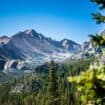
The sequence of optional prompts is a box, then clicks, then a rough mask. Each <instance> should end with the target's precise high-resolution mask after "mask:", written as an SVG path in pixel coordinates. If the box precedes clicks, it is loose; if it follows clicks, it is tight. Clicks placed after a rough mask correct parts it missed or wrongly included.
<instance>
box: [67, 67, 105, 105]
mask: <svg viewBox="0 0 105 105" xmlns="http://www.w3.org/2000/svg"><path fill="white" fill-rule="evenodd" d="M68 80H69V81H70V82H72V83H75V84H76V85H77V91H78V92H79V93H80V94H81V101H82V103H83V105H87V104H88V103H90V102H91V104H94V105H95V103H96V104H98V105H103V103H104V104H105V102H104V101H105V66H101V67H99V68H97V69H94V68H92V67H91V68H89V69H88V70H87V71H86V72H81V73H80V75H79V76H74V77H68Z"/></svg>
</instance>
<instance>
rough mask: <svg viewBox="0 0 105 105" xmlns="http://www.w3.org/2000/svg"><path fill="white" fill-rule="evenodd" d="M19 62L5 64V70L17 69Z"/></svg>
mask: <svg viewBox="0 0 105 105" xmlns="http://www.w3.org/2000/svg"><path fill="white" fill-rule="evenodd" d="M17 64H18V61H16V60H9V61H7V62H6V63H5V66H4V70H8V69H10V68H14V69H16V68H17Z"/></svg>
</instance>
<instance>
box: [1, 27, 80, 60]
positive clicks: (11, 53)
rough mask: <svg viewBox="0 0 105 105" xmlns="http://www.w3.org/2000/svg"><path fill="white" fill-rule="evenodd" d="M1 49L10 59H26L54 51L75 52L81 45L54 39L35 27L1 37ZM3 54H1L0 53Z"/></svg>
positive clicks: (66, 40)
mask: <svg viewBox="0 0 105 105" xmlns="http://www.w3.org/2000/svg"><path fill="white" fill-rule="evenodd" d="M0 45H1V46H0V49H1V50H0V51H2V54H4V55H3V56H6V57H7V58H9V59H26V58H27V57H32V58H33V56H47V55H50V54H53V53H67V52H69V53H74V52H79V51H80V50H81V45H80V44H78V43H75V42H73V41H71V40H68V39H64V40H62V41H56V40H52V39H51V38H47V37H45V36H43V35H42V34H40V33H37V32H36V31H35V30H33V29H28V30H25V31H23V32H21V31H20V32H18V33H16V34H15V35H13V36H12V37H10V38H8V37H6V36H5V37H4V38H3V37H1V38H0ZM0 55H1V54H0Z"/></svg>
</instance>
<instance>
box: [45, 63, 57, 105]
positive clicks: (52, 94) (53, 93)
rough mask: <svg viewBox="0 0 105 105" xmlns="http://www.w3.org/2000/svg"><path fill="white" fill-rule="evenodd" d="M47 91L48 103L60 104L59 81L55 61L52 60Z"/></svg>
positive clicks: (49, 104) (47, 104) (51, 104)
mask: <svg viewBox="0 0 105 105" xmlns="http://www.w3.org/2000/svg"><path fill="white" fill-rule="evenodd" d="M47 81H48V82H47V89H46V90H47V92H46V105H59V98H58V83H57V77H56V71H55V67H54V62H53V61H51V65H50V70H49V75H48V80H47Z"/></svg>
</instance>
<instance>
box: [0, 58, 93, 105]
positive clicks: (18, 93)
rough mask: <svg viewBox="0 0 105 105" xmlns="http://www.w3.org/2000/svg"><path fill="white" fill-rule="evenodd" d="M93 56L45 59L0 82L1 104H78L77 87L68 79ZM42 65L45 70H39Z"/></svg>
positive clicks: (84, 67) (80, 69)
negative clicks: (24, 72)
mask: <svg viewBox="0 0 105 105" xmlns="http://www.w3.org/2000/svg"><path fill="white" fill-rule="evenodd" d="M93 60H94V58H91V59H86V60H78V61H75V62H72V63H64V64H62V66H61V65H60V66H59V64H55V63H54V62H53V61H52V62H51V63H46V64H45V65H43V66H41V67H39V68H38V71H40V72H37V70H36V71H35V73H31V74H27V75H25V76H23V77H20V78H17V77H16V78H15V79H10V80H9V81H6V82H4V81H3V82H2V83H0V105H78V104H79V101H80V100H79V97H77V98H76V97H75V95H76V87H75V85H73V84H70V83H69V82H68V81H67V77H68V76H69V75H71V76H73V75H79V74H80V71H85V70H86V69H87V68H88V66H89V65H90V63H91V62H92V61H93ZM42 68H45V69H44V70H45V71H43V72H42V71H41V69H42Z"/></svg>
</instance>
